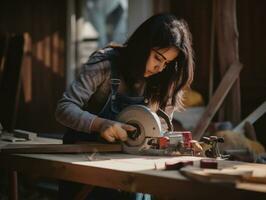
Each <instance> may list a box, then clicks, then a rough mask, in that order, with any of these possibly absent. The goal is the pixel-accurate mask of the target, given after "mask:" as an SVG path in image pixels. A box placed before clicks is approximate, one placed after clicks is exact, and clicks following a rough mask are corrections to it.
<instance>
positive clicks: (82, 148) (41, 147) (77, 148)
mask: <svg viewBox="0 0 266 200" xmlns="http://www.w3.org/2000/svg"><path fill="white" fill-rule="evenodd" d="M121 151H122V146H121V144H101V143H86V144H17V145H16V144H8V145H6V146H5V147H3V148H2V149H0V152H1V153H4V154H18V153H23V154H31V153H93V152H121Z"/></svg>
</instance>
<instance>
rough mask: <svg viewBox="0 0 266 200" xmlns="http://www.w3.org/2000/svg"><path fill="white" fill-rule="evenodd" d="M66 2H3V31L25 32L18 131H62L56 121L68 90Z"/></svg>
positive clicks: (0, 16)
mask: <svg viewBox="0 0 266 200" xmlns="http://www.w3.org/2000/svg"><path fill="white" fill-rule="evenodd" d="M65 12H66V1H64V0H57V1H53V0H38V1H34V0H23V1H20V0H2V1H1V3H0V31H2V32H5V33H24V38H25V47H24V59H23V61H22V88H21V97H20V102H19V109H18V115H17V123H16V128H20V129H24V130H31V131H38V132H51V131H56V130H61V129H62V128H61V127H60V126H59V124H58V123H56V121H55V119H54V110H55V106H56V103H57V100H58V98H59V97H60V96H61V95H62V92H63V91H64V89H65V69H66V67H65V61H64V59H65V49H64V46H65V32H66V30H65V27H66V24H65V21H66V20H65V18H66V13H65Z"/></svg>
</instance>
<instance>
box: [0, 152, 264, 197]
mask: <svg viewBox="0 0 266 200" xmlns="http://www.w3.org/2000/svg"><path fill="white" fill-rule="evenodd" d="M199 159H201V158H199V157H189V156H184V157H151V156H135V155H128V154H123V153H96V155H95V154H93V157H92V154H90V153H83V154H15V155H14V154H0V163H1V164H0V166H1V167H3V168H6V169H8V170H10V171H11V174H13V176H11V179H10V181H11V182H12V183H13V184H11V185H12V187H13V188H10V189H11V190H10V191H13V194H12V195H11V197H12V198H13V199H16V198H17V195H15V194H14V193H15V192H16V188H15V187H16V172H17V171H18V172H21V173H25V174H27V173H30V174H36V175H40V176H42V177H47V178H52V179H62V180H69V181H74V182H79V183H84V184H89V185H94V186H102V187H107V188H114V189H121V190H124V191H130V192H143V193H150V194H153V195H156V196H158V197H160V198H158V199H198V198H200V199H202V198H206V199H210V198H214V199H216V200H218V199H225V198H228V197H230V199H234V200H235V199H266V184H257V183H256V184H255V183H236V184H224V183H208V182H199V181H194V180H190V179H188V178H186V177H184V176H183V175H182V174H181V173H180V172H179V171H178V170H169V171H166V170H163V169H162V168H163V166H164V164H165V161H169V160H175V161H177V160H180V161H186V160H194V161H195V162H198V160H199ZM246 164H247V163H241V162H232V161H219V165H223V166H228V167H232V166H234V165H235V166H236V165H246ZM248 165H249V166H251V167H252V168H253V167H254V168H256V167H258V168H260V169H262V170H264V169H265V172H266V165H262V164H253V163H248ZM12 178H13V179H12ZM162 197H163V198H162Z"/></svg>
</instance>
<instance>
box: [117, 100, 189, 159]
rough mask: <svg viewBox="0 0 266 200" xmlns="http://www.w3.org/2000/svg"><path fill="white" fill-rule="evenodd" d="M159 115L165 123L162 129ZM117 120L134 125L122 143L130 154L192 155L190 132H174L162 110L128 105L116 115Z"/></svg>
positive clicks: (124, 149) (125, 150)
mask: <svg viewBox="0 0 266 200" xmlns="http://www.w3.org/2000/svg"><path fill="white" fill-rule="evenodd" d="M159 116H160V117H162V118H163V119H164V120H165V121H166V123H167V125H168V130H167V131H163V130H162V127H161V121H160V118H159ZM117 121H120V122H123V123H126V124H130V125H132V126H134V127H136V130H135V131H134V132H128V140H127V141H126V142H123V143H122V146H123V151H124V152H126V153H130V154H148V155H193V149H192V147H191V144H190V141H191V140H192V136H191V133H190V132H189V131H185V132H175V131H173V126H172V123H171V120H170V119H169V117H168V116H167V114H166V113H164V112H163V111H162V110H159V112H157V113H155V112H153V111H151V110H150V109H149V108H147V107H146V106H142V105H132V106H128V107H127V108H125V109H124V110H122V112H121V113H119V115H118V116H117Z"/></svg>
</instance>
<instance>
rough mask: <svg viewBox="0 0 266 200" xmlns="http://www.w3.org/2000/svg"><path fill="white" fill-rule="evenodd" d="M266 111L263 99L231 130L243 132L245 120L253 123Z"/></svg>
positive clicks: (265, 103) (265, 102)
mask: <svg viewBox="0 0 266 200" xmlns="http://www.w3.org/2000/svg"><path fill="white" fill-rule="evenodd" d="M264 113H266V101H264V102H263V103H262V104H261V105H260V106H259V107H258V108H257V109H256V110H254V111H253V112H252V113H250V114H249V115H248V116H247V117H246V118H245V119H244V120H243V121H242V122H241V123H240V124H239V125H237V126H236V127H235V128H234V129H233V131H235V132H238V133H241V134H243V133H244V125H245V123H246V122H249V123H251V124H253V123H254V122H255V121H256V120H257V119H259V118H260V117H261V116H262V115H264Z"/></svg>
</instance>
